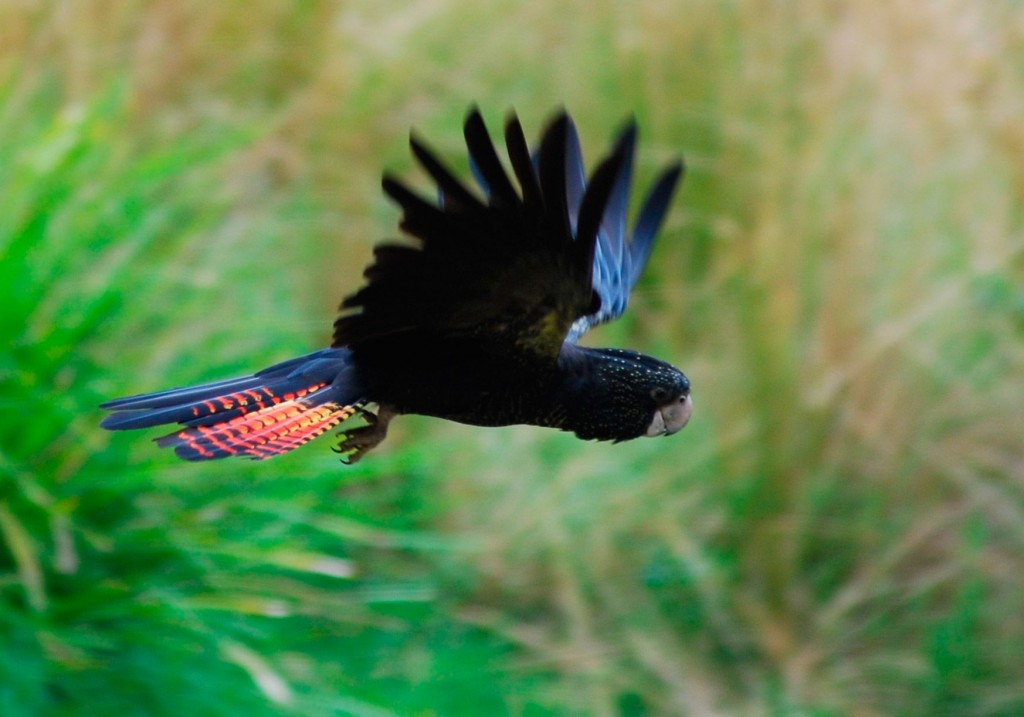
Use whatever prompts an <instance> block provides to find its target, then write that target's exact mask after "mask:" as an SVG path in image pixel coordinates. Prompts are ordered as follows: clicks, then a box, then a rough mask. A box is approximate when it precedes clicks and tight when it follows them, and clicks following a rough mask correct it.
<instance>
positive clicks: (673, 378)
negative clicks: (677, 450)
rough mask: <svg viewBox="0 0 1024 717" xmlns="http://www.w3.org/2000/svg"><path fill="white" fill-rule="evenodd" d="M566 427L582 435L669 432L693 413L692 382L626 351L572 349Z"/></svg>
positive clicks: (602, 437) (605, 436)
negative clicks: (570, 394) (571, 369)
mask: <svg viewBox="0 0 1024 717" xmlns="http://www.w3.org/2000/svg"><path fill="white" fill-rule="evenodd" d="M568 358H569V359H570V362H571V363H572V364H573V365H574V368H575V370H573V371H570V375H571V376H572V379H571V381H570V389H571V393H572V397H571V398H570V400H568V401H567V403H566V406H567V409H568V413H569V416H568V417H569V421H568V424H569V425H567V426H565V427H566V428H567V429H569V430H572V431H573V432H575V433H576V435H577V436H579V437H580V438H593V439H597V440H602V441H608V440H611V441H628V440H630V439H633V438H639V437H640V436H650V437H653V436H670V435H672V434H673V433H676V432H677V431H679V430H680V429H682V428H683V426H685V425H686V424H687V422H688V421H689V420H690V415H691V414H692V413H693V400H692V399H691V398H690V380H689V379H688V378H686V376H685V375H684V374H683V372H682V371H680V370H679V369H677V368H676V367H674V366H672V365H670V364H668V363H665V362H664V361H659V360H658V359H656V358H652V357H650V356H645V355H644V354H641V353H637V352H636V351H627V350H625V349H591V348H580V347H573V350H572V351H571V352H570V356H569V357H568Z"/></svg>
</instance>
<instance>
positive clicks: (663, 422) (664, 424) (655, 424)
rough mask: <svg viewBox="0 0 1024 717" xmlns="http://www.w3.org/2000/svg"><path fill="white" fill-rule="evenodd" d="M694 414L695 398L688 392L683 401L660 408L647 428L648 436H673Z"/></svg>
mask: <svg viewBox="0 0 1024 717" xmlns="http://www.w3.org/2000/svg"><path fill="white" fill-rule="evenodd" d="M692 415H693V399H692V398H690V395H689V394H687V395H686V397H685V398H684V399H683V400H682V401H675V402H673V403H669V404H667V405H664V406H661V407H659V408H658V410H657V412H656V413H655V414H654V420H653V421H651V425H650V426H649V427H648V428H647V435H648V436H671V435H672V434H673V433H677V432H678V431H680V430H682V428H683V426H685V425H686V424H687V423H689V421H690V416H692Z"/></svg>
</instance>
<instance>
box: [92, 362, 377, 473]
mask: <svg viewBox="0 0 1024 717" xmlns="http://www.w3.org/2000/svg"><path fill="white" fill-rule="evenodd" d="M365 402H366V399H365V397H363V396H362V395H360V393H359V390H358V386H357V385H356V382H355V380H354V371H353V368H352V362H351V354H350V353H349V351H348V350H347V349H344V348H334V349H322V350H320V351H315V352H313V353H311V354H307V355H305V356H300V357H299V358H294V359H291V360H290V361H284V362H282V363H279V364H275V365H274V366H271V367H270V368H267V369H264V370H262V371H260V372H259V373H256V374H253V375H252V376H243V377H241V378H234V379H228V380H226V381H216V382H214V383H207V384H203V385H201V386H191V387H187V388H172V389H170V390H168V391H160V392H158V393H147V394H144V395H141V396H129V397H127V398H119V399H117V400H114V401H109V402H107V403H104V404H103V405H102V406H101V408H105V409H107V410H108V411H112V413H111V414H110V415H109V416H107V417H106V418H105V419H103V422H102V423H101V424H100V425H102V426H103V427H104V428H108V429H110V430H115V431H119V430H126V429H131V428H148V427H150V426H161V425H164V424H171V423H179V424H181V425H182V428H181V429H180V430H178V431H175V432H174V433H170V434H168V435H166V436H163V437H161V438H157V439H156V442H157V443H158V444H159V445H160V446H163V447H173V448H174V452H175V453H176V454H178V456H180V457H181V458H184V459H185V460H189V461H203V460H210V459H214V458H227V457H229V456H246V457H249V458H252V459H257V460H258V459H263V458H270V457H271V456H276V455H279V454H281V453H286V452H288V451H290V450H292V449H293V448H298V447H299V446H301V445H303V444H304V443H307V442H309V441H311V440H313V439H314V438H316V437H317V436H319V435H320V434H322V433H324V432H325V431H328V430H330V429H331V428H333V427H334V426H336V425H338V424H339V423H341V422H342V421H344V420H345V419H347V418H349V417H351V416H352V415H353V414H355V413H356V412H358V411H359V409H360V407H361V406H362V405H363V404H364V403H365Z"/></svg>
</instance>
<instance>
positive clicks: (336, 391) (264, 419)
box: [101, 108, 693, 463]
mask: <svg viewBox="0 0 1024 717" xmlns="http://www.w3.org/2000/svg"><path fill="white" fill-rule="evenodd" d="M464 134H465V140H466V146H467V148H468V151H469V160H470V166H471V169H472V173H473V175H474V178H475V180H476V184H477V189H476V190H472V189H470V188H468V187H467V186H466V184H464V183H463V182H462V181H460V180H459V179H457V178H456V177H455V175H453V174H452V172H451V171H450V170H449V169H448V168H447V167H445V165H444V164H442V162H441V161H440V160H439V159H438V158H437V156H436V155H435V154H434V153H433V152H432V151H431V150H429V149H428V148H427V147H426V146H425V145H424V144H423V143H422V142H421V141H420V140H419V139H418V138H417V137H416V136H415V134H414V135H412V137H411V139H410V145H411V148H412V153H413V155H414V156H415V158H416V159H417V160H418V162H419V164H420V165H422V167H423V169H424V170H425V171H426V173H427V174H428V175H429V176H430V178H431V179H432V180H433V182H434V183H435V184H436V185H437V186H436V190H437V195H436V197H435V198H434V199H428V198H425V197H423V196H421V195H420V194H417V193H416V192H414V191H413V190H412V189H410V188H409V186H407V185H406V184H405V183H403V182H402V181H400V180H398V179H396V178H393V177H391V176H388V175H385V176H384V180H383V189H384V192H385V193H387V195H388V196H389V197H391V199H393V200H394V201H395V202H396V203H397V204H398V206H399V207H400V208H401V210H402V219H401V223H400V226H401V229H402V230H403V231H404V232H405V234H406V235H407V237H406V238H405V240H404V241H391V242H385V243H382V244H380V245H378V246H377V247H376V248H375V249H374V252H373V256H374V258H373V261H372V263H371V264H370V265H369V266H368V267H367V268H366V270H365V272H364V276H365V279H366V283H365V285H364V286H363V287H362V288H360V289H359V290H358V291H356V292H355V293H353V294H351V295H350V296H348V297H347V298H346V299H345V300H344V301H343V302H342V304H341V313H340V316H339V318H338V319H337V321H335V323H334V339H333V342H332V344H331V347H330V348H324V349H320V350H319V351H314V352H312V353H310V354H306V355H305V356H300V357H298V358H294V359H291V360H289V361H284V362H282V363H278V364H276V365H273V366H270V367H269V368H266V369H263V370H262V371H259V372H257V373H254V374H252V375H250V376H244V377H241V378H234V379H228V380H226V381H217V382H214V383H208V384H204V385H201V386H193V387H187V388H173V389H170V390H167V391H160V392H158V393H148V394H144V395H139V396H130V397H128V398H120V399H117V400H114V401H110V402H108V403H105V404H103V406H102V408H104V409H107V410H109V411H111V414H110V415H108V416H106V417H105V418H104V420H103V422H102V424H101V425H102V426H103V427H104V428H108V429H111V430H124V429H134V428H148V427H151V426H160V425H165V424H179V427H178V428H177V429H176V430H175V431H174V432H173V433H170V434H168V435H165V436H163V437H161V438H157V439H156V442H157V443H158V444H159V445H160V446H165V447H171V448H173V449H174V451H175V453H176V454H177V455H178V456H180V457H181V458H184V459H186V460H192V461H199V460H207V459H214V458H226V457H230V456H244V457H248V458H252V459H263V458H269V457H271V456H275V455H278V454H281V453H285V452H287V451H290V450H292V449H294V448H298V447H299V446H301V445H303V444H305V443H307V442H309V441H310V440H312V439H314V438H316V437H317V436H319V435H321V434H323V433H325V432H327V431H329V430H331V429H332V428H334V427H336V426H338V425H339V424H342V423H343V422H345V421H347V420H348V419H350V418H352V417H353V416H359V417H361V418H362V419H363V420H362V421H354V423H356V424H359V425H355V426H354V427H351V428H347V429H346V430H343V431H341V432H340V433H339V438H340V440H339V442H338V444H337V446H336V447H335V450H336V451H338V452H339V453H341V454H342V455H343V460H344V461H345V462H346V463H355V462H356V461H358V460H359V459H360V458H362V457H363V456H364V455H365V454H366V453H367V451H369V450H371V449H373V448H374V447H375V446H376V445H378V444H379V443H380V442H381V441H382V440H383V439H384V438H385V436H386V435H387V430H388V423H389V422H390V421H391V420H392V419H393V418H394V417H395V416H398V415H401V414H405V413H415V414H421V415H427V416H436V417H438V418H445V419H448V420H451V421H458V422H460V423H466V424H471V425H476V426H507V425H513V424H531V425H536V426H548V427H552V428H558V429H561V430H564V431H572V432H573V433H575V434H576V435H577V436H578V437H579V438H582V439H595V440H599V441H626V440H630V439H633V438H638V437H640V436H661V435H669V434H672V433H675V432H676V431H678V430H680V429H681V428H682V427H683V426H685V425H686V423H687V421H688V420H689V418H690V414H691V413H692V410H693V404H692V401H691V398H690V382H689V380H688V379H687V377H686V376H685V375H683V373H682V372H681V371H679V370H678V369H676V368H674V367H673V366H671V365H669V364H668V363H665V362H663V361H660V360H658V359H655V358H651V357H650V356H645V355H644V354H641V353H638V352H636V351H630V350H626V349H617V348H589V347H584V346H580V345H579V344H578V343H577V341H578V340H579V338H580V337H581V336H582V335H583V334H584V333H585V332H586V331H587V330H588V329H590V328H591V327H593V326H595V325H597V324H600V323H603V322H606V321H610V320H612V319H614V318H616V317H618V316H620V315H621V314H622V312H623V311H624V310H625V308H626V303H627V301H628V299H629V294H630V291H631V290H632V288H633V286H634V285H635V284H636V282H637V280H638V279H639V277H640V274H641V272H642V271H643V268H644V265H645V264H646V263H647V259H648V256H649V255H650V252H651V247H652V246H653V243H654V238H655V234H656V233H657V231H658V229H659V227H660V225H661V223H662V220H663V219H664V217H665V214H666V212H667V210H668V206H669V203H670V200H671V198H672V195H673V192H674V191H675V188H676V186H677V184H678V183H679V182H680V180H681V178H682V175H683V164H682V162H681V161H679V162H676V163H674V164H672V165H671V166H669V167H668V168H667V169H665V170H664V171H663V172H662V173H661V174H660V176H659V177H658V179H657V180H656V181H655V183H654V186H653V188H652V189H651V191H650V193H649V194H648V195H647V197H646V199H645V200H644V202H643V203H642V204H641V206H640V209H639V213H638V214H637V218H636V221H635V223H634V224H633V225H632V230H630V227H629V226H628V223H627V220H628V214H629V193H630V185H631V183H632V175H633V163H634V159H633V158H634V150H635V146H636V137H637V131H636V126H635V123H630V124H629V125H628V126H627V127H626V128H625V130H624V131H623V132H622V133H621V134H620V135H619V137H618V139H617V141H616V142H615V144H614V147H613V149H612V151H611V154H610V155H609V156H608V157H606V158H605V159H604V160H603V161H601V162H600V163H599V164H598V165H597V168H596V169H595V170H594V172H593V173H592V174H591V175H590V177H589V179H588V178H587V176H586V174H585V169H584V165H583V157H582V153H581V150H580V141H579V136H578V134H577V132H576V128H575V126H574V124H573V122H572V120H571V118H570V117H569V116H568V115H567V114H565V113H564V112H563V113H561V114H559V115H558V116H556V117H555V118H554V120H553V121H551V123H550V124H549V125H548V127H547V129H546V130H545V132H544V133H543V136H542V138H541V141H540V144H539V146H537V147H536V148H534V149H532V150H531V148H530V146H529V145H528V144H527V141H526V139H525V136H524V133H523V129H522V126H521V124H520V122H519V120H518V118H517V117H516V116H515V115H512V116H510V118H509V119H508V121H507V123H506V126H505V146H506V150H507V152H508V160H509V164H510V166H511V170H512V173H511V175H510V174H509V173H508V171H507V170H506V168H505V166H504V165H503V163H502V160H501V159H500V158H499V156H498V153H497V151H496V149H495V146H494V144H493V143H492V141H491V138H490V136H489V134H488V130H487V127H486V126H485V124H484V121H483V118H482V117H481V116H480V113H479V111H478V110H477V109H476V108H473V109H471V110H470V112H469V114H468V116H467V118H466V121H465V125H464ZM513 178H514V181H513ZM517 185H518V187H517Z"/></svg>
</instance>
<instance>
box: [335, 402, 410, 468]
mask: <svg viewBox="0 0 1024 717" xmlns="http://www.w3.org/2000/svg"><path fill="white" fill-rule="evenodd" d="M357 411H358V413H359V415H360V416H361V417H362V419H363V420H364V421H366V425H365V426H358V427H356V428H349V429H348V430H346V431H341V432H340V433H339V434H338V436H339V437H340V438H341V439H342V440H341V441H339V442H338V445H336V446H334V447H333V448H332V449H331V450H333V451H334V452H335V453H341V454H342V455H343V457H342V459H341V462H342V463H344V464H345V465H352V464H353V463H358V462H359V460H360V459H361V458H362V457H363V456H364V455H366V454H367V453H368V452H370V451H371V450H373V449H374V448H376V447H377V444H378V443H380V442H381V441H383V440H384V439H385V438H386V437H387V435H388V424H389V423H390V422H391V419H392V418H394V416H395V414H394V412H392V411H391V410H389V409H387V408H385V407H383V406H381V407H380V408H378V409H377V413H373V412H372V411H369V410H367V409H365V408H362V407H360V408H358V409H357Z"/></svg>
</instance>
